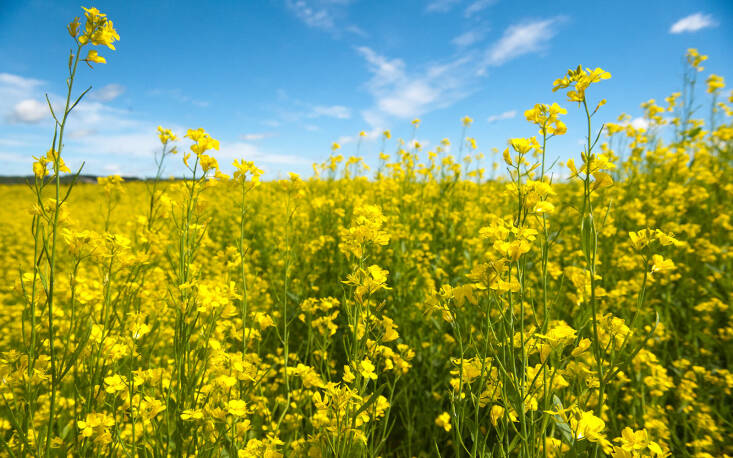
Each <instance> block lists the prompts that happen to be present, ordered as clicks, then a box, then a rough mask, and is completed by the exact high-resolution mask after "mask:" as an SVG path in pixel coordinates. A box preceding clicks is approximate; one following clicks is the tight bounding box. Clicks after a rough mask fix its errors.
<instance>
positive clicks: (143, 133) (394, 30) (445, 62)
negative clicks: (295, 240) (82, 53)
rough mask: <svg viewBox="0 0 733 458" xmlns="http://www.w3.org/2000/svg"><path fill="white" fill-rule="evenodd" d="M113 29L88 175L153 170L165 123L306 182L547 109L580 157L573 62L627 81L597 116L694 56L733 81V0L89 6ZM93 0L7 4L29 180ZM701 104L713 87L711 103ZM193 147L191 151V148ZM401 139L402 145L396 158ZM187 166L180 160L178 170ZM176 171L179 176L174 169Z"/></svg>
mask: <svg viewBox="0 0 733 458" xmlns="http://www.w3.org/2000/svg"><path fill="white" fill-rule="evenodd" d="M84 6H96V7H98V8H99V9H100V10H101V11H102V12H104V13H106V14H107V15H108V17H109V18H111V19H112V20H113V21H114V25H115V28H116V29H117V31H118V32H119V34H120V37H121V39H120V41H119V42H118V43H116V46H117V50H116V51H114V52H113V51H109V50H106V49H100V54H102V55H104V56H105V57H106V58H107V64H99V65H96V66H95V68H94V70H93V71H92V70H89V69H88V68H86V67H85V68H81V69H80V72H79V73H80V77H79V78H78V82H77V86H76V87H77V88H78V89H79V90H82V89H83V88H85V87H86V86H88V85H90V84H91V85H93V87H94V88H93V90H92V92H91V94H90V96H89V97H88V98H87V99H85V101H84V102H82V104H80V106H79V107H78V108H77V113H76V115H75V116H74V118H73V119H72V120H71V121H70V125H69V130H68V136H67V140H68V141H67V142H66V145H65V154H64V156H65V158H66V161H67V163H69V164H70V165H79V164H80V163H81V161H82V160H85V161H86V167H85V171H86V173H93V174H103V175H106V174H111V173H121V174H125V175H138V176H140V175H150V174H151V173H152V172H153V160H152V157H153V156H152V155H153V151H154V150H155V149H156V148H157V147H158V145H157V137H156V135H155V129H156V127H157V126H158V125H159V124H160V125H163V126H165V127H171V128H173V130H174V131H175V132H177V133H179V134H183V133H184V132H185V129H188V128H198V127H203V128H205V129H206V130H207V131H208V132H210V133H211V135H212V136H214V137H215V138H217V139H219V140H220V141H221V146H222V148H221V152H220V153H219V154H216V156H217V157H218V158H219V162H220V164H221V165H222V169H224V170H225V171H226V170H228V169H230V167H229V164H230V163H231V162H232V160H233V159H234V158H239V157H244V158H245V159H248V160H254V161H255V162H256V163H257V164H259V165H260V166H261V167H262V168H264V169H266V170H267V172H268V176H270V177H277V176H279V175H283V174H284V173H286V172H288V171H296V172H300V173H303V174H305V175H308V174H309V173H310V170H311V164H312V163H313V162H314V161H318V162H321V161H323V160H325V159H326V157H327V156H328V154H329V152H330V145H331V143H332V142H334V141H340V142H341V143H342V145H343V149H342V153H343V154H345V155H350V154H354V153H355V152H356V148H357V142H355V141H354V138H355V137H356V136H357V135H358V133H359V132H360V131H362V130H363V131H366V132H368V133H370V136H369V137H368V138H367V140H366V141H364V142H362V144H361V145H360V155H362V156H364V157H365V159H366V160H367V162H370V163H375V161H376V156H377V154H378V151H379V146H380V142H379V141H375V140H374V139H372V137H375V136H376V135H372V134H376V133H377V132H380V131H381V130H382V129H385V128H389V129H391V130H392V132H393V135H394V138H397V137H402V138H405V139H409V138H410V136H411V132H412V127H411V125H410V121H411V120H412V119H413V118H415V117H419V118H420V119H421V120H422V124H421V126H420V129H419V131H418V134H417V138H418V139H419V140H420V141H422V142H423V143H424V144H426V145H427V149H430V148H431V147H434V146H435V145H437V144H438V142H439V141H440V140H441V139H442V138H444V137H447V138H449V139H451V140H452V141H453V143H454V145H455V144H457V143H458V141H459V140H460V135H461V124H460V119H461V117H463V116H465V115H468V116H470V117H472V118H473V119H474V120H475V122H474V124H473V125H472V126H471V128H470V130H469V135H470V136H472V137H475V138H476V139H477V142H478V146H479V150H482V151H484V152H487V153H488V152H489V151H490V149H491V148H492V147H497V148H501V149H503V148H504V147H505V145H506V141H507V139H508V138H510V137H519V136H529V135H533V134H535V133H536V131H535V129H533V128H532V126H530V125H529V124H528V123H527V122H526V121H525V120H524V117H523V115H522V113H523V112H524V110H526V109H528V108H530V107H531V106H532V105H534V104H535V103H540V102H541V103H551V102H558V103H560V104H561V105H563V106H565V107H566V108H568V111H569V115H568V116H567V124H568V127H569V132H568V134H567V135H566V136H565V137H563V138H557V139H555V140H553V144H551V145H550V148H549V150H548V154H550V155H551V156H555V157H559V158H561V159H566V158H568V157H575V156H578V155H579V151H580V149H581V147H580V145H579V140H581V139H582V138H583V135H584V134H583V132H584V130H583V124H582V119H581V117H580V116H578V115H576V114H577V109H576V108H577V107H576V106H575V105H574V104H572V103H570V102H566V101H565V97H564V96H563V95H562V93H560V92H558V93H554V94H553V93H552V92H551V89H552V81H553V80H554V79H556V78H558V77H560V76H563V74H564V73H565V72H566V71H567V69H568V68H570V67H575V66H577V65H578V64H582V65H583V66H587V67H596V66H600V67H602V68H604V69H605V70H608V71H609V72H611V74H612V75H613V77H612V79H610V80H607V81H604V82H603V83H602V84H599V85H598V86H597V87H594V88H593V89H592V92H591V93H590V97H591V98H595V99H596V100H597V99H600V98H606V99H608V104H607V105H606V106H605V107H603V108H602V111H601V115H599V117H598V122H599V124H600V122H602V121H613V120H615V118H616V117H617V116H618V115H619V114H620V113H622V112H626V113H629V114H631V115H632V116H635V117H636V116H639V115H640V109H639V104H640V103H641V102H643V101H646V100H648V99H650V98H655V99H657V100H661V99H663V98H664V97H665V96H667V95H668V94H670V93H671V92H674V91H676V90H678V89H679V86H680V80H681V70H682V56H683V54H684V52H685V50H686V49H687V48H688V47H696V48H699V49H700V51H701V52H703V53H705V54H708V55H709V56H710V60H709V61H708V62H706V70H705V73H704V75H707V74H708V73H710V72H712V73H716V74H719V75H722V76H724V77H728V78H733V55H732V54H731V52H730V50H731V45H733V28H732V23H733V2H729V1H718V2H713V1H676V0H667V1H638V0H637V1H634V2H627V1H613V2H600V1H598V2H596V1H591V2H578V1H553V2H525V1H508V0H495V1H487V0H425V1H401V2H392V1H376V0H370V1H367V0H361V1H359V0H257V1H254V0H251V1H248V2H244V1H220V2H200V1H161V2H147V1H145V2H143V1H101V2H88V3H86V4H84ZM82 13H83V11H82V10H81V8H80V4H79V3H78V2H68V1H62V0H53V1H52V0H27V1H13V0H0V62H2V64H0V174H3V175H8V174H28V173H30V171H31V167H30V165H31V158H30V156H31V155H38V154H43V153H44V152H45V151H46V150H47V149H48V147H49V143H50V136H51V134H52V132H53V125H52V123H51V120H50V116H49V115H48V114H47V110H45V109H44V92H47V93H48V94H49V96H50V97H51V98H52V100H54V101H58V102H59V103H60V102H61V94H62V93H63V91H64V89H65V87H64V80H65V76H66V75H65V71H66V59H67V55H68V52H69V49H70V46H71V44H72V42H71V39H70V38H69V37H68V35H67V34H66V31H65V26H66V24H67V23H68V22H69V21H70V20H71V19H73V17H75V16H80V15H81V14H82ZM702 96H703V94H702V93H701V97H702ZM181 146H185V144H182V145H181ZM395 147H396V144H395V143H394V139H393V141H392V143H391V144H388V150H394V149H395ZM175 162H177V161H175ZM167 171H168V173H169V174H178V173H180V172H181V169H180V167H179V166H178V165H173V164H171V166H169V168H168V170H167Z"/></svg>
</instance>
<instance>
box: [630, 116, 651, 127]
mask: <svg viewBox="0 0 733 458" xmlns="http://www.w3.org/2000/svg"><path fill="white" fill-rule="evenodd" d="M630 124H631V127H633V128H634V129H644V130H646V129H648V128H649V120H647V119H644V118H642V117H638V118H634V119H632V120H631V123H630Z"/></svg>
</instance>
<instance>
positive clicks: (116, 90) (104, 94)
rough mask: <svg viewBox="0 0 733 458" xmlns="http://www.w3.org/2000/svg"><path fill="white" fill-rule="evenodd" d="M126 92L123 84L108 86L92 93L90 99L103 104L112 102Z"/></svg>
mask: <svg viewBox="0 0 733 458" xmlns="http://www.w3.org/2000/svg"><path fill="white" fill-rule="evenodd" d="M124 92H125V86H122V85H121V84H108V85H106V86H102V87H101V88H99V89H97V90H95V91H93V92H91V93H90V98H92V99H94V100H100V101H102V102H111V101H112V100H114V99H116V98H117V97H119V96H121V95H122V94H123V93H124Z"/></svg>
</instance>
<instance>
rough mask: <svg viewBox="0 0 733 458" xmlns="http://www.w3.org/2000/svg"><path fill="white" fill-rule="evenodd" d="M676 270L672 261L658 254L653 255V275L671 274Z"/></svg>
mask: <svg viewBox="0 0 733 458" xmlns="http://www.w3.org/2000/svg"><path fill="white" fill-rule="evenodd" d="M674 269H676V267H675V265H674V262H672V260H670V259H664V258H663V257H662V256H660V255H658V254H655V255H652V272H651V273H652V274H655V273H657V272H662V273H663V272H670V271H672V270H674Z"/></svg>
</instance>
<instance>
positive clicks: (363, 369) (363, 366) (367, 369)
mask: <svg viewBox="0 0 733 458" xmlns="http://www.w3.org/2000/svg"><path fill="white" fill-rule="evenodd" d="M374 369H376V368H375V367H374V364H372V362H371V361H370V360H369V358H364V361H362V362H361V363H359V373H360V374H361V376H362V377H364V378H365V379H369V380H376V379H377V374H376V373H375V372H374Z"/></svg>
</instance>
